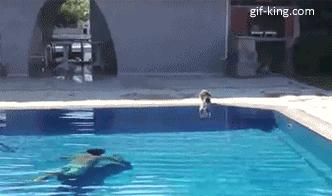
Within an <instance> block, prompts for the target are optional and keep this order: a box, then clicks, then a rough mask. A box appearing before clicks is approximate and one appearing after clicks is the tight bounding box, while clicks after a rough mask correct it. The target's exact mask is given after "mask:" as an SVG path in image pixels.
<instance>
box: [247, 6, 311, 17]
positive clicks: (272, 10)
mask: <svg viewBox="0 0 332 196" xmlns="http://www.w3.org/2000/svg"><path fill="white" fill-rule="evenodd" d="M261 15H268V16H283V17H284V18H287V17H289V16H314V15H315V9H295V8H294V9H289V8H280V7H279V8H278V7H275V6H259V7H256V8H252V9H250V17H251V18H255V17H256V16H261Z"/></svg>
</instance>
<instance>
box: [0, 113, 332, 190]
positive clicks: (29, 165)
mask: <svg viewBox="0 0 332 196" xmlns="http://www.w3.org/2000/svg"><path fill="white" fill-rule="evenodd" d="M1 124H2V125H1V127H2V128H0V130H1V133H2V134H1V136H0V138H1V142H2V143H5V144H6V145H8V146H10V147H11V148H12V149H13V151H15V152H8V151H7V152H6V149H2V150H3V152H0V195H75V194H76V195H202V196H206V195H208V196H209V195H332V179H331V178H332V170H331V168H332V160H331V158H330V156H329V154H331V152H332V150H331V143H330V142H329V141H327V140H325V139H323V138H321V137H320V136H318V135H316V134H314V133H313V132H311V131H310V130H308V129H306V128H304V127H303V126H301V125H299V124H297V123H296V122H294V121H292V120H290V119H288V118H286V117H284V116H283V115H281V114H279V113H276V112H272V111H267V110H255V109H246V108H236V107H223V106H216V107H215V108H214V109H213V111H212V118H211V119H206V120H200V119H199V118H198V114H197V108H196V107H164V108H118V109H91V110H30V111H29V110H25V111H5V112H3V113H2V122H1ZM93 147H100V148H105V149H106V151H107V152H108V153H109V154H112V153H118V154H121V155H122V156H123V157H125V159H127V160H129V161H130V162H131V163H132V165H133V169H131V170H124V171H121V172H118V173H108V174H107V175H104V174H105V172H101V173H100V174H99V175H95V176H89V177H88V178H86V180H85V181H84V182H83V183H82V184H75V185H70V184H65V183H61V182H59V181H57V180H56V179H51V180H49V181H47V182H43V183H34V182H31V180H32V179H33V178H35V177H36V176H38V175H40V174H41V173H43V172H46V171H50V170H54V169H56V168H60V167H61V166H63V165H65V164H66V161H65V160H63V159H60V157H63V156H70V155H73V154H76V153H81V152H84V151H85V150H86V149H88V148H93Z"/></svg>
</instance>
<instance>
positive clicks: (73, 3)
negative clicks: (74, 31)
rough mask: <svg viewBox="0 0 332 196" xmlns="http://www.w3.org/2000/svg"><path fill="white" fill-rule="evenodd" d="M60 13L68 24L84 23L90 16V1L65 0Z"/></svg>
mask: <svg viewBox="0 0 332 196" xmlns="http://www.w3.org/2000/svg"><path fill="white" fill-rule="evenodd" d="M60 13H61V14H62V15H63V16H64V17H65V19H66V20H67V22H68V23H77V22H86V21H88V20H89V16H90V0H66V2H65V3H63V4H62V6H61V8H60Z"/></svg>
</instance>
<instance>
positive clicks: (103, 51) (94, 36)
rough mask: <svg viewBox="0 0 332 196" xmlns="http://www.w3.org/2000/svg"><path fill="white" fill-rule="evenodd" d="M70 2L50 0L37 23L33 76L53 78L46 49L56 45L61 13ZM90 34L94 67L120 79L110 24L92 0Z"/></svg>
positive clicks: (31, 56) (32, 50)
mask: <svg viewBox="0 0 332 196" xmlns="http://www.w3.org/2000/svg"><path fill="white" fill-rule="evenodd" d="M65 2H66V0H57V1H54V0H46V2H45V3H44V5H43V6H42V7H41V8H40V10H39V13H38V15H37V19H36V22H35V26H34V30H33V35H32V38H31V42H30V49H29V65H28V66H29V68H28V70H29V76H31V77H40V76H48V75H50V70H49V69H50V67H48V66H47V58H48V57H47V54H46V52H45V51H46V47H47V45H48V44H50V42H52V39H53V38H52V35H53V31H54V28H55V25H56V22H57V19H58V16H59V10H60V8H61V6H62V5H63V3H65ZM90 32H91V43H92V53H93V55H92V56H93V64H94V65H97V66H96V67H100V71H99V72H98V73H101V74H108V75H116V74H117V59H116V53H115V50H114V45H113V40H112V37H111V32H110V29H109V27H108V24H107V22H106V20H105V18H104V15H103V13H101V10H100V9H99V7H98V4H97V3H96V1H95V0H90Z"/></svg>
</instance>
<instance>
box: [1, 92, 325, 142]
mask: <svg viewBox="0 0 332 196" xmlns="http://www.w3.org/2000/svg"><path fill="white" fill-rule="evenodd" d="M213 103H215V104H218V105H224V106H237V107H246V108H255V109H267V110H273V111H277V112H280V113H281V114H283V115H285V116H287V117H288V118H290V119H292V120H295V121H296V122H298V123H300V124H301V125H303V126H305V127H307V128H308V129H310V130H311V131H313V132H315V133H317V134H318V135H320V136H322V137H324V138H325V139H328V140H329V141H331V142H332V132H331V131H329V130H332V124H330V123H329V122H326V121H324V120H322V119H320V118H318V117H315V116H313V115H311V114H309V113H307V112H305V111H304V110H301V109H298V108H291V107H288V106H282V105H268V104H262V103H252V102H246V101H245V100H244V99H242V101H230V99H223V98H215V99H213ZM176 106H177V107H180V106H197V107H198V106H199V100H198V99H197V98H190V99H167V100H85V101H35V102H0V110H33V109H39V110H46V109H90V108H129V107H136V108H140V107H176Z"/></svg>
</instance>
